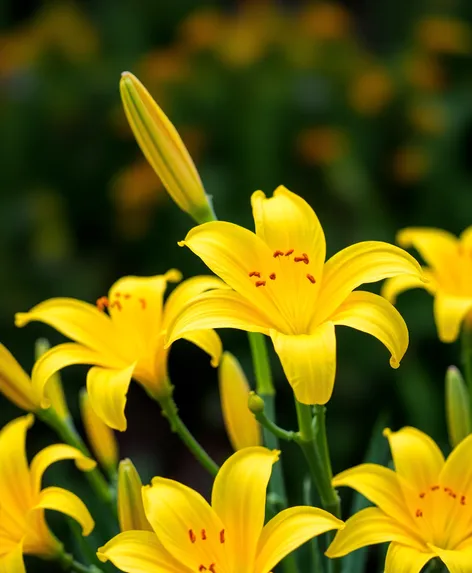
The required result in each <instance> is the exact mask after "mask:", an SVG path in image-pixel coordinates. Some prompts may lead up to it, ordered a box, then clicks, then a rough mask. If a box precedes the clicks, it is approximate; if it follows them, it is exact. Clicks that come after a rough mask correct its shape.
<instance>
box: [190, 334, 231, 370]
mask: <svg viewBox="0 0 472 573" xmlns="http://www.w3.org/2000/svg"><path fill="white" fill-rule="evenodd" d="M182 338H184V339H185V340H188V342H191V343H192V344H195V346H198V347H199V348H201V349H202V350H204V351H205V352H206V353H207V354H208V355H209V356H210V358H211V365H212V366H213V367H214V368H216V367H217V366H218V364H219V363H220V359H221V354H222V353H223V345H222V344H221V339H220V337H219V336H218V335H217V334H216V332H215V331H214V330H194V331H192V332H186V333H185V334H183V335H182Z"/></svg>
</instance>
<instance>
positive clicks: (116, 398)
mask: <svg viewBox="0 0 472 573" xmlns="http://www.w3.org/2000/svg"><path fill="white" fill-rule="evenodd" d="M180 279H181V274H180V272H178V271H176V270H174V269H173V270H170V271H168V272H167V273H166V274H165V275H158V276H154V277H124V278H122V279H119V280H118V281H117V282H116V283H115V284H114V285H113V286H112V287H111V289H110V292H109V294H108V297H102V298H101V299H99V300H98V301H97V306H94V305H92V304H89V303H86V302H82V301H80V300H76V299H72V298H53V299H50V300H47V301H45V302H42V303H40V304H38V305H37V306H35V307H34V308H32V309H31V310H30V311H29V312H27V313H18V314H17V315H16V316H15V322H16V325H17V326H24V325H25V324H27V323H28V322H30V321H32V320H38V321H41V322H45V323H46V324H49V325H50V326H52V327H53V328H55V329H56V330H58V331H59V332H62V334H64V335H65V336H68V337H69V338H72V339H73V340H75V341H76V342H74V343H64V344H60V345H58V346H55V347H54V348H52V349H51V350H49V351H48V352H46V353H45V354H44V355H43V356H41V358H40V359H39V360H38V361H37V362H36V364H35V366H34V369H33V386H34V388H35V391H36V392H37V393H38V394H39V395H40V396H41V399H42V404H43V406H47V404H48V400H47V397H46V396H45V391H46V383H47V382H48V380H49V379H50V378H51V376H52V375H53V374H54V373H55V372H57V371H58V370H60V369H61V368H64V367H65V366H69V365H71V364H92V365H93V368H91V369H90V370H89V372H88V375H87V390H88V393H89V396H90V403H91V405H92V407H93V409H94V410H95V412H96V413H97V415H98V416H99V417H100V418H101V419H102V420H103V421H104V422H105V423H106V424H108V425H109V426H110V427H111V428H115V429H117V430H122V431H124V430H125V429H126V418H125V414H124V410H125V405H126V394H127V392H128V387H129V384H130V381H131V377H134V378H135V379H136V380H137V381H138V382H139V383H140V384H141V385H142V386H143V387H144V389H145V390H146V391H147V392H148V393H149V394H150V395H151V396H153V397H155V398H156V399H159V397H161V396H168V395H169V394H170V393H171V391H172V386H171V385H170V382H169V380H168V374H167V355H168V352H169V349H168V348H165V346H164V335H165V331H166V329H167V327H168V325H169V324H170V323H171V322H173V321H174V320H175V316H176V315H177V314H178V313H179V312H180V311H182V310H183V308H184V307H185V306H186V304H187V303H188V301H189V300H190V299H191V298H192V297H194V296H195V295H197V294H200V293H202V292H203V291H205V290H208V289H211V288H217V287H221V286H222V283H221V281H219V280H218V279H216V278H215V277H204V276H202V277H193V278H191V279H189V280H186V281H184V282H183V283H182V284H181V285H179V286H178V287H177V288H176V289H175V290H174V291H173V292H172V294H171V295H170V296H169V298H168V299H167V302H166V304H165V305H164V304H163V296H164V291H165V289H166V286H167V283H168V282H178V281H179V280H180ZM105 310H108V313H109V315H107V314H106V313H105ZM184 338H186V339H187V340H189V341H190V342H193V343H194V344H196V345H197V346H199V347H200V348H202V349H203V350H205V351H206V352H207V353H208V354H210V356H211V358H212V365H213V366H217V365H218V362H219V359H220V355H221V351H222V349H221V341H220V339H219V337H218V335H217V334H216V333H215V332H214V331H212V330H208V329H206V330H198V329H196V330H194V331H193V332H188V333H187V334H186V335H185V337H184Z"/></svg>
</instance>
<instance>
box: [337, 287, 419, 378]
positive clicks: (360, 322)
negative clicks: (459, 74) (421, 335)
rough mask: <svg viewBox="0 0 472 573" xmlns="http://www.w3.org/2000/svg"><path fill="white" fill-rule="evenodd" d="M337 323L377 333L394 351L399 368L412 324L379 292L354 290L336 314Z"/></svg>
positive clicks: (392, 362) (396, 364)
mask: <svg viewBox="0 0 472 573" xmlns="http://www.w3.org/2000/svg"><path fill="white" fill-rule="evenodd" d="M330 320H331V322H333V324H342V325H343V326H350V327H351V328H355V329H356V330H360V331H362V332H366V333H367V334H371V335H372V336H375V338H377V339H378V340H380V342H382V343H383V344H384V345H385V346H386V347H387V348H388V350H389V351H390V354H391V355H392V357H391V359H390V366H391V367H392V368H398V366H400V360H401V359H402V358H403V355H404V354H405V352H406V349H407V348H408V328H407V326H406V324H405V321H404V320H403V318H402V316H401V314H400V313H399V312H398V311H397V310H396V309H395V307H394V306H392V305H391V304H390V303H389V302H388V301H387V300H385V299H384V298H382V297H381V296H379V295H377V294H373V293H370V292H363V291H355V292H352V293H351V294H350V295H348V297H347V298H346V300H345V301H344V302H343V303H342V304H341V306H340V307H339V308H338V309H337V311H336V312H335V313H334V315H333V316H331V317H330Z"/></svg>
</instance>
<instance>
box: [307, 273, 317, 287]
mask: <svg viewBox="0 0 472 573" xmlns="http://www.w3.org/2000/svg"><path fill="white" fill-rule="evenodd" d="M306 278H307V279H308V280H309V281H310V282H311V284H312V285H314V284H315V283H316V279H315V277H314V276H313V275H310V274H308V275H306Z"/></svg>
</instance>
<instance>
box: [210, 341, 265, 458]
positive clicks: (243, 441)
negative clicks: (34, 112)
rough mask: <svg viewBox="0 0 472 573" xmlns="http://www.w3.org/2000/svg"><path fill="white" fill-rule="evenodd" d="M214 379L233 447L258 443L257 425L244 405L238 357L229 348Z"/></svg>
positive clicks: (244, 382) (243, 382) (244, 387)
mask: <svg viewBox="0 0 472 573" xmlns="http://www.w3.org/2000/svg"><path fill="white" fill-rule="evenodd" d="M218 381H219V386H220V399H221V409H222V411H223V419H224V422H225V427H226V431H227V433H228V437H229V440H230V442H231V445H232V446H233V449H234V450H240V449H242V448H247V447H250V446H261V445H262V433H261V427H260V425H259V423H258V422H257V420H256V419H255V418H254V415H253V414H252V412H251V411H250V410H249V408H248V398H249V391H250V388H249V384H248V381H247V379H246V376H245V375H244V372H243V369H242V368H241V365H240V364H239V362H238V360H237V359H236V358H235V357H234V356H233V355H232V354H230V353H229V352H225V353H224V354H223V359H222V361H221V365H220V369H219V372H218Z"/></svg>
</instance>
